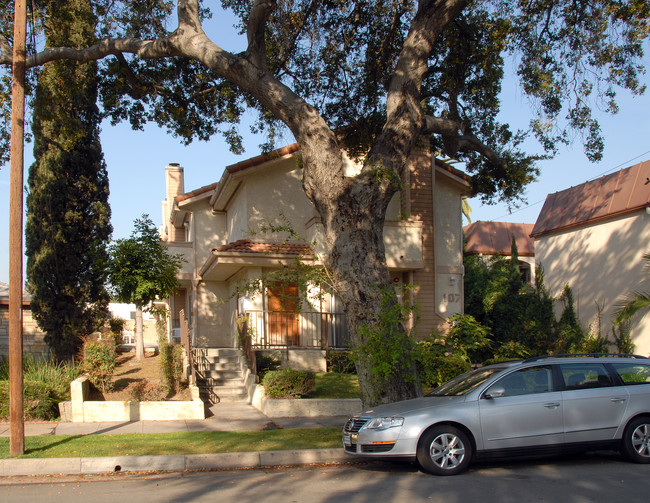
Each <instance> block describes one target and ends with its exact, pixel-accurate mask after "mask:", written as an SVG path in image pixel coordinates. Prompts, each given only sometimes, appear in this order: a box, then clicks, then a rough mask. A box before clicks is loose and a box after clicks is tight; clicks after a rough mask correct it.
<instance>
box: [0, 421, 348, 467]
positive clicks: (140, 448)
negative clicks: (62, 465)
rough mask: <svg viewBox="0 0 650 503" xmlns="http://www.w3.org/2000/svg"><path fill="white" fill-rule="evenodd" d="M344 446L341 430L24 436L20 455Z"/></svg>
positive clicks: (0, 453) (1, 442) (0, 442)
mask: <svg viewBox="0 0 650 503" xmlns="http://www.w3.org/2000/svg"><path fill="white" fill-rule="evenodd" d="M340 446H341V429H340V428H309V429H307V428H305V429H302V428H291V429H276V430H265V431H235V432H231V431H212V432H182V433H151V434H135V433H129V434H122V435H56V436H52V435H43V436H36V437H26V438H25V454H24V455H22V456H20V457H21V458H67V457H103V456H159V455H165V454H217V453H224V452H257V451H274V450H292V449H330V448H336V447H340ZM9 457H10V456H9V439H8V438H6V437H3V438H0V458H1V459H7V458H9Z"/></svg>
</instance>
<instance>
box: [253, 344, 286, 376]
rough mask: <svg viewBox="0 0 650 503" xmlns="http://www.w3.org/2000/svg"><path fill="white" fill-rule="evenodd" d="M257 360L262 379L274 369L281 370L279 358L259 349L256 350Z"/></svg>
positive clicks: (258, 372)
mask: <svg viewBox="0 0 650 503" xmlns="http://www.w3.org/2000/svg"><path fill="white" fill-rule="evenodd" d="M255 362H256V366H257V375H258V376H259V378H260V381H263V380H264V376H265V375H266V374H267V373H268V372H270V371H273V370H279V369H280V366H281V363H280V360H278V359H277V358H275V357H273V356H270V355H265V354H262V353H260V352H258V351H256V352H255Z"/></svg>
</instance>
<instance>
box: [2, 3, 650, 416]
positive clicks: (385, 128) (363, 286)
mask: <svg viewBox="0 0 650 503" xmlns="http://www.w3.org/2000/svg"><path fill="white" fill-rule="evenodd" d="M93 2H94V5H95V6H96V8H97V12H98V17H99V18H101V19H102V24H101V25H100V26H98V29H97V33H98V34H99V35H100V36H102V37H105V40H103V41H102V42H101V43H99V44H97V45H95V46H93V47H88V48H86V49H79V50H75V49H74V48H64V47H59V48H51V49H46V50H44V51H39V52H38V53H37V54H34V55H33V56H32V57H31V58H30V59H29V63H28V65H29V66H30V67H31V66H36V65H41V64H44V63H45V62H47V61H54V60H58V59H64V58H74V59H78V60H82V61H90V60H98V59H102V58H106V59H105V60H104V63H103V64H102V67H103V75H104V79H103V81H102V82H103V86H102V91H101V97H102V102H103V105H104V107H105V111H106V113H107V114H109V115H110V117H111V119H112V120H113V121H120V120H129V121H130V122H131V124H132V125H133V126H134V127H141V126H142V125H143V124H144V123H145V122H146V121H148V120H152V121H155V122H157V123H158V124H160V125H162V126H163V127H167V128H169V129H170V131H171V132H172V133H174V134H176V135H178V136H180V137H181V138H182V139H183V140H184V141H188V142H189V141H191V140H193V139H195V138H198V139H206V138H209V137H211V136H212V135H213V134H215V133H217V132H222V133H223V134H224V135H225V136H226V138H227V139H228V140H229V141H230V143H231V147H232V148H233V149H234V150H235V151H241V150H242V144H241V137H240V136H239V134H238V131H237V124H238V121H239V118H240V117H241V116H242V115H243V113H244V111H245V110H246V109H247V108H249V107H253V108H255V109H256V110H257V111H258V112H259V121H258V123H257V127H258V129H259V130H265V131H267V132H268V133H270V138H271V140H272V139H273V137H274V135H276V134H277V133H278V132H286V131H287V130H288V131H290V133H291V135H293V138H294V139H295V141H296V142H298V143H299V144H300V154H301V160H300V165H301V167H302V174H303V188H304V190H305V193H306V195H307V197H309V199H310V200H311V201H312V203H313V204H314V207H315V208H316V211H317V212H318V214H319V216H320V221H321V222H322V225H323V235H324V238H325V244H326V246H327V255H328V261H329V263H328V265H329V267H330V270H331V271H332V279H333V282H334V286H335V288H336V290H337V293H338V294H339V297H340V298H341V301H342V304H343V307H344V310H345V313H346V318H347V320H348V325H349V329H350V334H351V337H352V339H353V340H354V343H355V345H356V346H357V347H369V346H368V344H367V342H368V341H366V340H365V335H366V334H373V335H372V337H375V335H376V334H379V337H380V338H381V339H384V341H385V344H383V345H382V348H387V347H390V348H391V352H395V353H401V354H402V355H404V357H401V355H400V354H395V355H393V357H391V359H390V361H391V362H394V364H391V365H390V367H391V368H390V369H389V371H388V372H385V371H382V373H381V375H380V376H378V375H377V374H376V373H374V372H373V370H372V369H373V365H374V364H375V363H377V361H376V358H375V356H376V355H375V354H374V353H373V352H372V351H370V352H368V353H365V354H360V355H358V356H359V358H358V359H357V360H356V365H357V370H358V374H359V381H360V388H361V395H362V399H363V402H364V404H365V405H366V406H370V405H373V404H375V403H378V402H388V401H394V400H399V399H404V398H409V397H412V396H416V395H418V394H419V392H420V390H419V389H418V386H417V376H415V375H414V372H413V368H414V367H413V365H412V364H411V362H409V358H408V356H407V354H408V351H409V346H410V345H409V344H408V343H406V338H405V337H404V334H405V330H404V327H403V326H402V325H401V324H400V323H395V324H391V325H390V326H382V319H384V318H383V317H382V314H383V312H384V308H385V307H386V298H385V296H386V293H387V292H390V288H391V285H392V283H391V280H390V275H389V273H388V269H387V265H386V257H385V250H384V243H383V235H382V232H383V224H384V219H385V215H386V209H387V207H388V205H389V203H390V201H391V200H392V198H393V197H394V196H395V195H396V194H397V193H398V192H399V191H400V190H401V189H402V187H404V183H405V181H406V180H407V173H408V167H409V156H410V155H411V153H412V152H413V151H414V149H416V148H417V147H418V145H421V144H422V140H423V138H425V139H427V140H428V141H429V142H430V145H432V146H433V147H434V148H436V149H440V150H442V151H443V152H444V154H445V155H446V156H448V157H452V158H456V159H459V160H462V161H466V163H467V164H466V166H467V170H468V172H469V173H470V174H472V176H473V186H474V190H475V191H476V193H477V194H482V195H483V197H484V198H485V199H487V200H492V199H494V198H502V199H505V200H507V201H516V200H517V198H518V197H519V195H520V194H521V191H522V189H523V187H524V186H525V185H526V184H527V183H529V182H531V181H532V180H534V179H535V177H536V175H537V168H536V167H535V164H534V163H535V160H536V158H535V157H534V156H529V155H527V154H526V153H525V152H523V151H522V150H521V145H522V143H521V142H522V141H523V140H524V138H525V136H526V134H527V133H528V134H531V135H534V136H536V137H537V138H538V139H539V140H540V142H541V144H542V146H543V147H544V149H545V150H546V151H547V152H548V154H549V155H552V154H553V153H554V151H555V149H556V148H557V145H558V144H562V143H566V142H568V141H569V139H570V138H571V137H573V136H574V135H573V134H572V133H576V132H577V133H579V134H581V135H582V136H583V137H584V138H585V150H586V153H587V156H588V157H589V158H591V159H597V158H599V156H600V155H601V152H602V147H603V142H602V138H601V136H600V133H599V127H598V123H597V121H596V120H595V118H594V117H593V116H592V114H591V108H592V106H599V105H602V106H604V108H605V109H607V110H608V111H611V112H613V111H615V110H616V101H615V99H616V92H617V91H618V90H619V89H627V90H630V91H631V92H633V93H642V92H643V91H644V88H645V87H644V85H643V84H642V82H641V81H640V78H639V76H640V75H641V74H642V73H643V71H644V68H643V65H642V58H643V49H644V44H645V42H646V40H647V38H648V34H649V27H648V22H647V20H648V18H649V17H650V1H649V0H622V1H613V0H594V1H591V2H575V1H572V0H543V1H540V2H530V1H528V0H482V1H481V0H479V1H475V2H469V1H468V0H420V1H415V0H349V1H348V0H346V1H343V0H334V1H323V0H254V1H251V0H222V2H221V7H222V8H228V9H231V10H232V11H233V12H234V13H235V14H236V15H237V16H238V17H239V19H240V21H241V22H240V25H239V28H241V32H242V34H244V33H245V35H246V42H247V46H246V49H245V50H244V51H243V52H240V53H232V52H229V51H227V50H224V48H223V46H220V45H218V43H219V42H220V41H219V40H212V39H210V38H209V36H208V34H207V33H206V31H205V30H204V29H203V21H204V20H205V18H206V17H207V16H208V15H209V13H208V12H207V10H206V6H207V5H208V3H207V2H200V1H199V0H177V1H176V2H173V1H171V0H150V1H138V2H132V1H125V0H114V1H107V0H93ZM10 4H11V5H7V3H5V6H4V9H3V10H4V12H3V13H2V14H5V15H4V16H3V15H0V64H9V63H10V62H11V50H10V49H11V46H10V29H9V28H10V23H9V22H8V20H9V19H11V18H10V16H8V15H6V14H7V13H8V12H10V11H11V8H12V5H13V4H12V3H10ZM174 4H176V6H177V16H176V18H174V21H172V22H177V23H178V25H177V27H176V29H174V31H171V32H170V31H168V30H167V24H166V23H167V21H168V17H169V16H171V14H172V11H173V6H174ZM209 5H210V8H213V9H215V10H218V9H219V7H218V6H217V5H216V2H211V3H210V4H209ZM36 24H38V18H37V23H36ZM2 35H4V38H2ZM217 36H220V34H217ZM37 50H38V48H33V51H37ZM507 60H509V61H515V65H516V72H517V76H518V77H519V79H520V83H521V87H522V90H523V92H524V93H525V94H526V95H527V96H528V97H530V98H531V102H532V103H533V105H534V109H533V114H532V117H531V123H530V127H529V129H528V131H513V130H512V128H510V127H509V125H508V124H504V123H501V122H500V121H499V120H498V119H497V114H498V112H499V107H500V103H499V99H498V96H499V91H500V89H501V82H502V79H503V77H504V74H505V72H504V67H505V62H506V61H507ZM1 126H2V125H1V124H0V127H1ZM1 145H2V143H1V142H0V146H1ZM344 152H347V153H349V154H351V155H352V156H355V155H361V154H363V161H362V162H361V169H360V171H359V172H358V173H357V174H355V175H353V176H350V174H349V173H347V172H346V160H345V156H344V155H343V153H344ZM390 302H391V303H393V304H396V303H397V302H398V300H397V295H396V294H391V299H390ZM391 310H392V308H391V309H389V311H391ZM383 367H384V370H385V365H384V366H383Z"/></svg>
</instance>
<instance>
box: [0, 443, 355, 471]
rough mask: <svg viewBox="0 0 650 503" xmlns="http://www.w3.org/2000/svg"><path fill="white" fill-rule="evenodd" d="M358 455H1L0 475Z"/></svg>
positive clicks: (245, 464)
mask: <svg viewBox="0 0 650 503" xmlns="http://www.w3.org/2000/svg"><path fill="white" fill-rule="evenodd" d="M358 459H359V458H358V457H356V456H351V455H349V454H345V452H344V451H343V449H307V450H294V451H263V452H232V453H223V454H179V455H169V456H113V457H104V458H37V459H1V460H0V476H5V477H7V476H12V475H79V474H97V473H115V472H148V471H179V472H182V471H186V470H221V469H232V468H261V467H267V466H297V465H307V464H315V463H346V462H351V461H357V460H358Z"/></svg>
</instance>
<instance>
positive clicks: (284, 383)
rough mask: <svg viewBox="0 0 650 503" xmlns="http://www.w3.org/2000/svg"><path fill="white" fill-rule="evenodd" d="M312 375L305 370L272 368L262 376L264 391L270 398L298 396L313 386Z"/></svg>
mask: <svg viewBox="0 0 650 503" xmlns="http://www.w3.org/2000/svg"><path fill="white" fill-rule="evenodd" d="M314 377H315V376H314V373H313V372H309V371H306V370H292V369H283V370H272V371H269V372H267V374H266V375H265V376H264V381H263V382H262V384H263V385H264V393H265V394H266V396H268V397H270V398H300V397H302V396H305V395H307V394H309V393H310V392H311V390H312V389H313V388H314Z"/></svg>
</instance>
